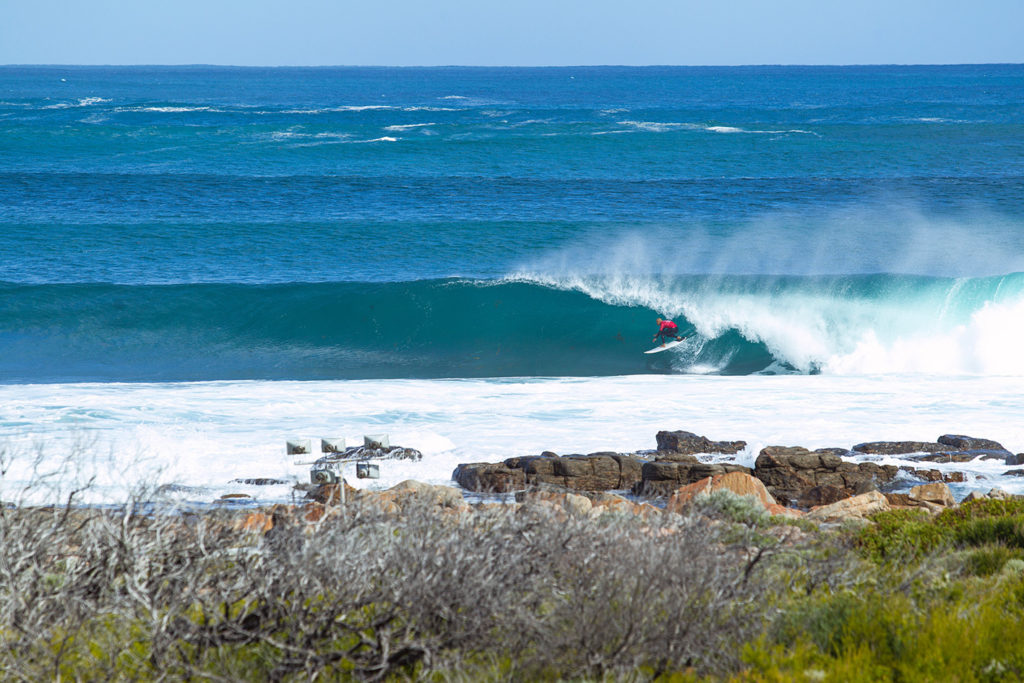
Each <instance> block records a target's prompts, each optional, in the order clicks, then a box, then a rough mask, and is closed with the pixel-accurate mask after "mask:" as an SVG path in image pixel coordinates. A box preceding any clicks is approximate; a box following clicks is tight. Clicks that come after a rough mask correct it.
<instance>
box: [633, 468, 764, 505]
mask: <svg viewBox="0 0 1024 683" xmlns="http://www.w3.org/2000/svg"><path fill="white" fill-rule="evenodd" d="M729 472H744V473H746V474H750V473H751V471H750V468H748V467H743V466H742V465H736V464H733V463H703V462H667V461H663V460H656V461H654V462H646V463H644V464H643V467H642V469H641V477H642V479H641V481H640V482H638V483H637V484H636V485H635V486H634V487H633V491H634V492H635V493H636V494H638V495H643V496H668V495H671V494H672V493H673V492H674V491H676V490H677V489H679V488H680V487H682V486H686V485H687V484H692V483H693V482H695V481H700V480H701V479H704V478H705V477H714V476H716V475H723V474H728V473H729Z"/></svg>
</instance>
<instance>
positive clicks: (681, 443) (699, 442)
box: [655, 431, 747, 455]
mask: <svg viewBox="0 0 1024 683" xmlns="http://www.w3.org/2000/svg"><path fill="white" fill-rule="evenodd" d="M655 438H656V439H657V442H658V450H659V451H672V452H674V453H687V454H690V455H695V454H697V453H726V454H733V453H739V452H740V451H742V450H743V449H744V448H746V447H747V442H746V441H711V440H710V439H708V438H707V437H706V436H697V435H696V434H694V433H693V432H683V431H676V432H666V431H661V432H658V434H657V436H656V437H655Z"/></svg>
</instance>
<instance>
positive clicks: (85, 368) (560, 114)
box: [0, 65, 1024, 384]
mask: <svg viewBox="0 0 1024 683" xmlns="http://www.w3.org/2000/svg"><path fill="white" fill-rule="evenodd" d="M1022 273H1024V66H1021V65H976V66H939V67H903V66H892V67H741V68H667V67H666V68H662V67H646V68H616V67H586V68H546V69H526V68H424V69H420V68H402V69H395V68H301V69H300V68H294V69H293V68H278V69H262V68H224V67H0V382H3V383H14V384H20V383H39V382H52V383H61V382H80V381H101V382H110V381H133V382H134V381H182V380H228V379H229V380H239V379H243V380H244V379H367V378H369V379H372V378H446V377H447V378H470V377H522V376H605V375H629V374H643V373H680V374H692V373H702V374H740V375H746V374H756V373H762V374H784V373H803V374H814V373H826V374H827V373H832V374H877V373H906V372H919V373H922V372H923V373H929V374H948V373H952V374H957V373H967V374H983V375H1005V374H1011V375H1015V374H1024V354H1021V353H1020V352H1019V350H1016V349H1015V348H1014V347H1013V345H1008V344H1006V343H1005V340H1007V339H1012V338H1020V335H1021V334H1024V275H1022ZM658 315H661V316H671V317H673V318H674V319H676V320H677V321H678V322H679V324H680V326H681V327H682V328H683V329H684V330H687V331H689V330H691V329H692V330H693V331H694V332H695V334H694V336H693V337H692V338H691V339H690V340H688V342H687V343H686V344H684V345H683V346H681V347H679V350H678V352H672V353H666V354H659V355H656V356H645V355H644V354H642V353H640V352H641V351H642V350H644V349H646V348H648V347H649V346H650V338H651V336H652V335H653V333H654V328H655V326H654V322H653V321H654V318H655V317H656V316H658Z"/></svg>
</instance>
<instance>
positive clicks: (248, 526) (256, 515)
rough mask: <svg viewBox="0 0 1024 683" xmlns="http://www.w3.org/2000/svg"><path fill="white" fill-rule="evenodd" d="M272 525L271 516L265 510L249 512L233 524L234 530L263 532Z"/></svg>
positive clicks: (268, 529)
mask: <svg viewBox="0 0 1024 683" xmlns="http://www.w3.org/2000/svg"><path fill="white" fill-rule="evenodd" d="M273 526H274V521H273V517H271V516H270V515H269V514H267V513H265V512H250V513H249V514H248V515H246V516H245V517H243V518H242V519H240V520H237V521H236V522H235V524H234V529H235V530H236V531H245V532H250V533H253V532H254V533H264V532H266V531H270V529H271V527H273Z"/></svg>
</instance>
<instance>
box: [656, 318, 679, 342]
mask: <svg viewBox="0 0 1024 683" xmlns="http://www.w3.org/2000/svg"><path fill="white" fill-rule="evenodd" d="M678 336H679V326H678V325H676V324H675V323H674V322H672V321H671V320H662V321H661V324H660V325H658V334H656V335H654V341H661V342H662V343H664V342H665V337H678Z"/></svg>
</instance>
